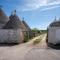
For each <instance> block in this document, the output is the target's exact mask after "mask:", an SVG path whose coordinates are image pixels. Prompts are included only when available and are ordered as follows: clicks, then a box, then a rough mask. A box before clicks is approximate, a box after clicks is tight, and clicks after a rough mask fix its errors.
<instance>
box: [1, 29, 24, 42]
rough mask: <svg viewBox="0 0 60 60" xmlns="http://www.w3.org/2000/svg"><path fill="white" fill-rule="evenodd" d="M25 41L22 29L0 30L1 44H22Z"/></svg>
mask: <svg viewBox="0 0 60 60" xmlns="http://www.w3.org/2000/svg"><path fill="white" fill-rule="evenodd" d="M23 40H24V36H23V33H22V30H21V29H0V43H21V42H23Z"/></svg>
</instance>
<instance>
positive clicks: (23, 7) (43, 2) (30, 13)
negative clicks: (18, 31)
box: [0, 0, 60, 29]
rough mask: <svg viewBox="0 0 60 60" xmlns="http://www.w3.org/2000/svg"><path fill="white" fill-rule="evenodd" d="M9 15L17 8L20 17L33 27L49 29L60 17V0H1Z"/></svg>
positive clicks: (0, 3)
mask: <svg viewBox="0 0 60 60" xmlns="http://www.w3.org/2000/svg"><path fill="white" fill-rule="evenodd" d="M0 5H2V9H3V10H4V11H5V13H6V15H7V16H10V15H11V12H12V11H14V10H16V11H17V12H16V14H17V15H18V16H19V18H20V19H21V20H22V19H23V18H24V20H25V21H26V22H27V24H28V25H29V26H30V27H31V28H32V29H33V28H37V29H47V27H48V26H49V24H50V23H51V22H53V21H54V19H55V16H56V18H57V19H58V18H60V0H0Z"/></svg>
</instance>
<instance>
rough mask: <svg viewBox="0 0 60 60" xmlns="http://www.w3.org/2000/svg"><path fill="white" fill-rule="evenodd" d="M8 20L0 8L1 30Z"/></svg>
mask: <svg viewBox="0 0 60 60" xmlns="http://www.w3.org/2000/svg"><path fill="white" fill-rule="evenodd" d="M8 20H9V18H8V17H7V16H6V14H5V13H4V11H3V10H2V8H0V28H2V27H3V26H4V25H5V24H6V23H7V22H8Z"/></svg>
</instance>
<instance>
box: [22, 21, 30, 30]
mask: <svg viewBox="0 0 60 60" xmlns="http://www.w3.org/2000/svg"><path fill="white" fill-rule="evenodd" d="M22 22H23V24H24V25H25V27H26V31H31V29H30V27H29V26H28V24H27V23H26V22H25V21H24V20H23V21H22Z"/></svg>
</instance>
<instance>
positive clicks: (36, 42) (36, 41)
mask: <svg viewBox="0 0 60 60" xmlns="http://www.w3.org/2000/svg"><path fill="white" fill-rule="evenodd" d="M40 41H41V39H36V40H35V41H34V42H33V44H34V45H36V44H38V43H39V42H40Z"/></svg>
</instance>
